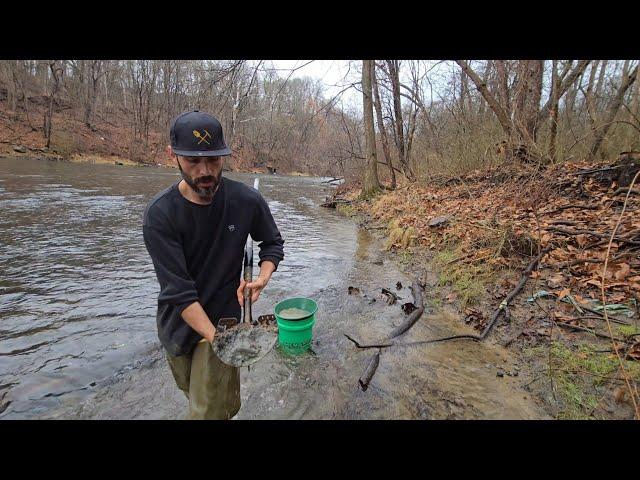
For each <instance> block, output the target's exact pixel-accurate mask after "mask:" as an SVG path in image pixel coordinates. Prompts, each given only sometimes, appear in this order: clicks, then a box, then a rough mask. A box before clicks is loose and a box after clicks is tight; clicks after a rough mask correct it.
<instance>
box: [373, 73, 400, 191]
mask: <svg viewBox="0 0 640 480" xmlns="http://www.w3.org/2000/svg"><path fill="white" fill-rule="evenodd" d="M372 80H373V82H372V83H373V101H374V105H375V109H376V120H377V122H378V130H380V137H381V140H382V151H383V152H384V158H385V161H386V162H387V166H388V167H389V175H391V188H392V189H393V190H395V188H396V186H397V185H396V172H395V171H394V169H393V163H392V162H391V152H390V151H389V139H388V137H387V130H386V129H385V127H384V120H383V119H382V105H381V104H380V92H379V90H378V79H377V78H376V69H375V64H374V67H373V79H372Z"/></svg>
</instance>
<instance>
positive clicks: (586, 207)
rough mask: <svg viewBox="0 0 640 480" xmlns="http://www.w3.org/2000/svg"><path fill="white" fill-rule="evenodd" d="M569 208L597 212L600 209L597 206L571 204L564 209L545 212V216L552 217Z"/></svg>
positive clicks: (559, 208)
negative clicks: (553, 214)
mask: <svg viewBox="0 0 640 480" xmlns="http://www.w3.org/2000/svg"><path fill="white" fill-rule="evenodd" d="M568 208H579V209H584V210H597V209H598V208H600V207H598V206H597V205H579V204H575V203H571V204H569V205H563V206H562V207H558V208H556V209H555V210H551V211H550V212H543V215H551V214H552V213H557V212H560V211H562V210H566V209H568Z"/></svg>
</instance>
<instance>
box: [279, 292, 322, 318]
mask: <svg viewBox="0 0 640 480" xmlns="http://www.w3.org/2000/svg"><path fill="white" fill-rule="evenodd" d="M291 300H305V301H307V302H311V303H312V304H313V311H311V312H309V315H306V316H304V317H302V318H282V317H281V316H280V315H279V312H277V310H278V306H280V305H281V304H283V303H284V302H289V301H291ZM307 311H308V310H307ZM317 312H318V302H316V301H315V300H314V299H312V298H308V297H290V298H285V299H284V300H281V301H279V302H278V303H276V304H275V306H274V307H273V313H274V314H275V316H276V318H277V319H278V320H284V321H287V322H299V321H301V320H306V319H308V318H309V317H312V316H314V315H315V314H316V313H317Z"/></svg>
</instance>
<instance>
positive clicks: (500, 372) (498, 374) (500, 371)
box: [496, 370, 504, 377]
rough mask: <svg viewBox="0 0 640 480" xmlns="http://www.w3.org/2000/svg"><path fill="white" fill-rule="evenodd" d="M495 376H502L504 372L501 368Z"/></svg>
mask: <svg viewBox="0 0 640 480" xmlns="http://www.w3.org/2000/svg"><path fill="white" fill-rule="evenodd" d="M496 377H504V372H503V371H502V370H498V372H497V373H496Z"/></svg>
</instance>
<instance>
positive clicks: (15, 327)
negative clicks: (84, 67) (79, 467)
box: [0, 158, 545, 419]
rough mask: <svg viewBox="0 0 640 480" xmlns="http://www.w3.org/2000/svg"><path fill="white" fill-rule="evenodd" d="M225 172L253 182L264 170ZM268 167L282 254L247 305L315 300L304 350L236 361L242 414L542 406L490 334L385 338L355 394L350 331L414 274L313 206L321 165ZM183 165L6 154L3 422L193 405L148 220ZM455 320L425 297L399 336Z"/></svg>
mask: <svg viewBox="0 0 640 480" xmlns="http://www.w3.org/2000/svg"><path fill="white" fill-rule="evenodd" d="M224 175H225V176H228V177H229V178H233V179H235V180H240V181H242V182H244V183H246V184H248V185H251V184H253V179H254V178H255V177H256V175H250V174H238V173H230V172H225V174H224ZM259 177H260V190H261V193H262V195H263V196H264V197H265V199H266V200H267V201H268V203H269V206H270V208H271V211H272V213H273V216H274V218H275V220H276V223H277V224H278V226H279V228H280V231H281V233H282V236H283V238H284V240H285V260H284V261H283V262H282V263H281V264H280V266H279V268H278V271H277V272H276V273H275V274H274V275H273V277H272V280H271V282H270V283H269V285H268V286H267V288H266V289H265V291H264V292H263V294H262V295H261V297H260V299H259V301H258V302H257V303H256V305H255V306H254V316H257V315H261V314H264V313H272V308H273V306H274V305H275V304H276V303H277V302H278V301H280V300H282V299H284V298H287V297H292V296H307V297H311V298H314V299H315V300H317V302H318V304H319V311H318V315H317V322H316V326H315V328H314V340H313V349H312V351H311V352H309V353H307V354H304V355H301V356H297V357H289V356H287V355H285V354H283V353H282V352H280V350H278V349H274V350H273V351H272V352H271V353H269V355H268V356H267V357H265V358H264V359H263V360H261V361H260V362H259V363H258V364H256V365H254V366H253V367H252V368H251V370H247V369H243V370H242V372H241V379H242V387H241V396H242V404H243V406H242V408H241V410H240V412H239V414H238V418H239V419H361V418H362V419H365V418H368V419H373V418H380V419H418V418H420V419H426V418H545V415H544V413H543V412H542V410H541V408H540V406H539V405H538V404H537V403H536V402H535V401H534V400H533V399H531V398H530V397H529V396H528V395H527V394H526V393H525V392H523V391H522V389H521V384H522V383H523V378H522V377H504V378H501V377H500V378H498V377H496V369H508V368H511V367H514V368H517V360H516V359H514V358H511V357H510V356H509V354H508V353H507V352H506V351H505V350H504V349H501V348H499V347H497V346H492V345H489V344H487V345H485V344H476V343H472V342H449V343H445V344H434V345H425V346H420V347H411V348H403V349H402V348H394V349H387V350H386V351H385V352H384V353H383V354H382V356H381V360H380V367H379V369H378V372H377V374H376V376H375V377H374V379H373V381H372V383H371V387H370V388H369V389H368V390H367V391H366V392H363V391H361V390H360V388H359V387H358V377H359V376H360V374H361V373H362V371H363V370H364V368H365V367H366V365H367V363H368V360H369V357H370V356H371V354H372V352H371V351H370V350H368V351H360V350H357V349H356V348H355V347H354V346H353V344H352V343H351V342H349V341H348V340H347V339H346V338H345V336H344V333H348V334H349V335H352V336H354V337H356V338H358V339H360V340H364V341H369V340H377V339H381V338H383V337H384V336H385V335H386V334H387V333H388V332H389V331H391V329H392V328H393V327H394V326H397V325H398V324H399V323H400V322H401V321H402V320H403V318H404V313H403V312H402V311H401V309H400V306H399V304H395V305H392V306H388V305H386V304H385V303H384V302H383V301H382V300H381V299H379V298H377V297H378V294H379V293H380V289H381V288H382V287H384V288H387V289H390V290H393V291H395V292H396V293H397V294H398V295H399V296H400V297H401V299H402V301H401V302H399V303H404V302H406V301H411V292H410V290H409V288H408V286H409V285H410V284H411V279H410V278H407V277H406V276H405V275H404V274H403V273H402V272H401V271H400V270H399V269H398V267H397V266H395V264H394V263H393V262H392V261H391V260H390V259H389V258H387V257H386V256H385V255H384V254H383V252H382V251H381V247H380V244H379V242H378V241H377V240H375V239H374V238H372V237H371V236H370V235H369V234H368V233H367V232H366V231H363V230H360V229H358V227H357V225H355V224H354V223H353V222H352V221H351V220H349V219H347V218H345V217H343V216H340V215H338V214H337V213H336V212H335V211H333V210H329V209H324V208H321V207H320V206H319V204H320V203H322V201H323V200H324V199H325V197H326V196H327V195H328V194H329V193H330V191H331V188H330V187H328V186H327V185H326V184H323V183H322V179H321V178H306V177H286V176H280V175H259ZM179 178H180V177H179V174H178V172H177V171H175V170H170V169H165V168H134V167H124V166H115V165H113V166H112V165H89V164H71V163H66V162H55V161H44V160H30V159H22V158H21V159H17V158H0V419H36V418H101V419H107V418H122V419H133V418H136V419H152V418H158V419H172V418H183V417H184V414H185V412H186V406H187V402H186V399H185V398H184V395H183V394H182V393H181V392H180V391H179V390H178V389H177V387H176V386H175V384H174V383H173V379H172V377H171V374H170V372H169V369H168V366H167V365H166V363H165V360H164V358H163V355H162V350H161V348H160V346H159V341H158V339H157V334H156V324H155V312H156V299H157V293H158V284H157V281H156V278H155V274H154V271H153V265H152V263H151V260H150V258H149V256H148V254H147V251H146V249H145V246H144V243H143V239H142V231H141V220H142V212H143V210H144V207H145V205H146V204H147V202H148V201H149V199H150V198H151V197H152V196H153V195H155V194H156V193H157V192H158V191H160V190H162V189H164V188H166V187H167V186H169V185H171V184H172V183H174V182H176V181H178V180H179ZM254 250H255V252H254V254H255V256H256V260H257V253H258V252H257V248H255V249H254ZM397 282H401V284H402V286H403V287H402V288H401V289H396V283H397ZM349 286H357V287H358V288H359V289H360V290H361V292H362V294H361V295H349V293H348V287H349ZM376 298H377V300H376V301H373V299H376ZM427 298H428V292H427ZM427 304H429V302H428V301H427ZM461 329H462V330H464V328H463V326H460V322H458V321H456V320H455V315H454V312H449V311H446V310H436V309H435V308H429V309H428V311H427V312H426V314H425V315H424V316H423V318H422V319H421V320H420V321H419V322H418V323H417V324H416V326H414V327H413V328H412V329H411V330H410V331H409V332H407V333H406V334H405V335H404V336H403V337H402V340H403V341H413V340H422V339H426V338H432V337H434V336H436V335H440V334H445V335H447V334H451V333H452V332H453V334H455V333H459V331H461Z"/></svg>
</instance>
